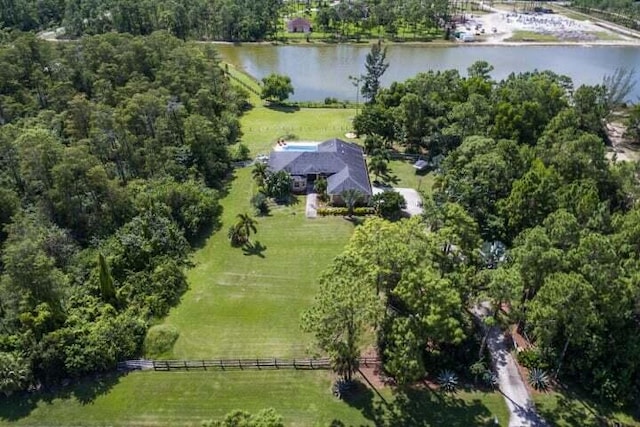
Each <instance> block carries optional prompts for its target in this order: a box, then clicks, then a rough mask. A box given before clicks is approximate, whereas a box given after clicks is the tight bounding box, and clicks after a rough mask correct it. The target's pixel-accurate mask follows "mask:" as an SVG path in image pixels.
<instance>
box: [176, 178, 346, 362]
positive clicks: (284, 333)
mask: <svg viewBox="0 0 640 427" xmlns="http://www.w3.org/2000/svg"><path fill="white" fill-rule="evenodd" d="M254 190H255V189H254V184H253V180H252V178H251V169H250V168H244V169H237V170H236V177H235V180H234V181H233V183H232V187H231V191H230V192H229V194H228V196H227V197H226V198H225V199H224V200H223V201H222V205H223V207H224V213H223V216H222V230H221V231H220V232H218V233H215V234H214V235H212V236H211V237H210V238H209V239H208V240H207V242H206V243H205V245H204V247H203V248H202V249H200V250H199V251H197V252H196V254H195V255H194V257H193V262H194V263H195V266H194V267H193V268H192V269H190V270H189V271H188V272H187V278H188V281H189V290H188V291H187V293H186V294H185V295H184V296H183V298H182V301H181V303H180V305H179V306H178V307H176V308H175V309H173V310H172V311H171V312H170V314H169V316H168V317H167V318H166V319H165V323H167V324H171V325H174V326H175V327H177V328H178V330H179V332H180V337H179V338H178V341H177V342H176V344H175V346H174V351H173V357H175V358H179V359H202V358H209V359H211V358H217V357H256V356H260V357H275V356H278V357H290V356H303V355H305V354H306V351H305V349H306V347H307V345H308V344H309V342H310V337H309V336H307V335H306V334H303V332H302V331H301V330H300V326H299V325H300V315H301V313H302V311H303V310H304V309H305V308H307V307H309V306H310V304H311V302H312V300H313V297H314V295H315V294H316V280H317V278H318V276H319V275H320V273H321V272H322V270H323V269H324V268H325V267H326V266H327V265H328V264H329V263H330V262H331V260H332V259H333V257H334V256H336V255H337V254H339V253H340V252H341V251H342V249H343V247H344V245H345V244H346V243H347V241H348V239H349V236H350V235H351V232H352V230H353V225H352V224H351V223H350V222H348V221H346V220H344V219H342V218H333V217H327V218H317V219H315V220H308V219H307V218H306V217H305V215H304V206H305V198H304V197H299V201H298V203H297V204H295V205H292V206H288V207H286V206H284V207H276V208H274V209H272V213H271V215H270V216H267V217H261V218H257V220H258V226H257V228H258V233H257V234H256V235H254V236H253V237H252V240H253V244H254V246H255V247H257V248H262V249H260V250H254V251H247V250H245V249H243V248H233V247H231V245H230V244H229V242H228V239H227V237H226V230H227V228H228V227H229V226H230V225H231V224H232V223H233V222H234V221H235V216H236V215H237V214H238V213H244V212H251V207H250V204H249V200H250V198H251V196H252V194H253V193H254Z"/></svg>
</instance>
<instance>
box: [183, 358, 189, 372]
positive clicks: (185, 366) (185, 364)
mask: <svg viewBox="0 0 640 427" xmlns="http://www.w3.org/2000/svg"><path fill="white" fill-rule="evenodd" d="M184 369H186V370H187V371H188V370H189V366H188V365H187V361H186V360H185V361H184Z"/></svg>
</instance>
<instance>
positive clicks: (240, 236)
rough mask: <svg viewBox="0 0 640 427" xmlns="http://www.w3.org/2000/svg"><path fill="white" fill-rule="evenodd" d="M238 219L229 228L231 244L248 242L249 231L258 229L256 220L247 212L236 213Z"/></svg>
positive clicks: (254, 231) (255, 231)
mask: <svg viewBox="0 0 640 427" xmlns="http://www.w3.org/2000/svg"><path fill="white" fill-rule="evenodd" d="M236 218H237V219H238V220H237V221H236V223H235V224H234V225H232V226H231V228H230V229H229V239H230V240H231V244H232V245H233V246H239V245H244V244H245V243H248V242H249V237H250V236H251V233H257V232H258V229H257V228H256V225H257V224H258V222H257V221H256V220H255V219H253V218H252V217H251V216H250V215H249V214H246V213H244V214H238V215H236Z"/></svg>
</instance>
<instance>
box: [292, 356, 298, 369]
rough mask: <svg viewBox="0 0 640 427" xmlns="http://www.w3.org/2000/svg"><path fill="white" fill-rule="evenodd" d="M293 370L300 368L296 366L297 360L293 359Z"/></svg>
mask: <svg viewBox="0 0 640 427" xmlns="http://www.w3.org/2000/svg"><path fill="white" fill-rule="evenodd" d="M293 369H296V370H297V369H298V367H297V366H296V359H293Z"/></svg>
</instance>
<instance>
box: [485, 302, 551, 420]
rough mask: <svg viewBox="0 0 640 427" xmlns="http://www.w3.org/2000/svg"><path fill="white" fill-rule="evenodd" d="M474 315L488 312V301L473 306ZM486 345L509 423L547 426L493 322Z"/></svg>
mask: <svg viewBox="0 0 640 427" xmlns="http://www.w3.org/2000/svg"><path fill="white" fill-rule="evenodd" d="M473 312H474V315H475V316H476V317H477V318H478V319H482V318H484V317H486V316H488V315H489V305H488V304H487V303H483V304H482V305H481V306H476V307H475V308H474V309H473ZM487 347H488V349H489V352H490V353H491V359H492V361H493V363H494V365H495V368H496V372H497V374H498V380H499V386H500V392H501V393H502V395H503V396H504V399H505V401H506V403H507V407H508V408H509V412H510V413H511V416H510V417H509V427H546V426H547V424H546V423H545V422H544V420H543V419H542V418H540V416H539V415H538V413H537V412H536V408H535V406H534V404H533V400H531V396H530V395H529V390H527V386H526V385H525V383H524V381H522V377H521V376H520V372H519V371H518V366H517V365H516V362H515V360H513V356H512V355H511V352H510V351H509V345H508V343H507V338H506V337H505V335H504V333H503V332H502V331H501V330H500V329H499V328H498V327H497V326H494V327H492V328H491V329H490V330H489V335H488V337H487Z"/></svg>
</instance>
